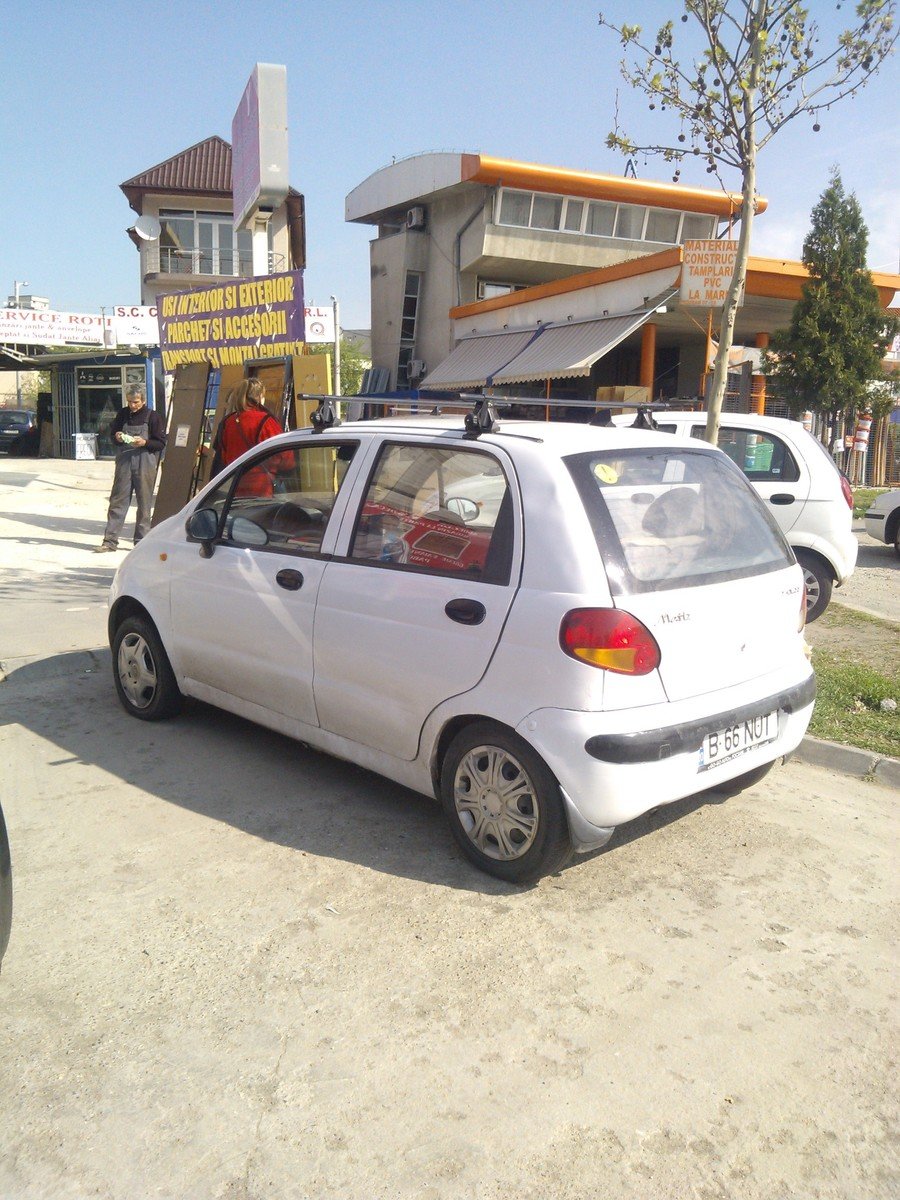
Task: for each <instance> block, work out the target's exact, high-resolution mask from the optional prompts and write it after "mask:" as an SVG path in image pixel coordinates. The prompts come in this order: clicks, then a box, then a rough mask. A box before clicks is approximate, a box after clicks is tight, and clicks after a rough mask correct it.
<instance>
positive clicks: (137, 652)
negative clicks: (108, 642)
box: [112, 617, 184, 721]
mask: <svg viewBox="0 0 900 1200" xmlns="http://www.w3.org/2000/svg"><path fill="white" fill-rule="evenodd" d="M112 651H113V677H114V679H115V683H116V691H117V692H118V694H119V700H120V701H121V702H122V707H123V708H124V709H125V711H126V712H127V713H130V714H131V716H133V717H137V718H138V719H139V720H141V721H162V720H165V718H166V717H174V716H175V714H176V713H177V712H179V710H180V709H181V706H182V704H183V702H184V697H183V696H182V694H181V692H180V691H179V689H178V684H177V683H176V682H175V675H174V673H173V671H172V667H171V665H170V664H169V658H168V655H167V654H166V652H165V650H164V649H163V644H162V642H161V641H160V637H159V634H158V633H157V632H156V628H155V626H154V625H153V622H152V621H149V620H147V619H146V618H145V617H127V618H126V619H125V620H124V621H123V622H122V624H121V625H120V626H119V628H118V629H117V630H116V635H115V637H114V638H113V647H112Z"/></svg>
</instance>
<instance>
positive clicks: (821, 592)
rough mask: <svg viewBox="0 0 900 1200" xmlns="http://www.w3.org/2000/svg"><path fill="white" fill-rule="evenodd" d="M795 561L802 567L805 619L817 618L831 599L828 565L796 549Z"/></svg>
mask: <svg viewBox="0 0 900 1200" xmlns="http://www.w3.org/2000/svg"><path fill="white" fill-rule="evenodd" d="M796 555H797V562H798V563H799V564H800V566H801V567H802V568H803V582H804V583H805V584H806V621H807V624H809V623H810V622H811V621H815V620H817V619H818V618H819V617H821V615H822V613H823V612H824V611H825V609H826V608H827V607H828V602H829V600H830V599H831V589H832V586H833V584H832V579H831V572H830V571H829V570H828V567H826V565H825V564H824V563H823V562H822V561H821V560H820V559H818V558H815V557H814V556H813V555H811V554H806V553H804V551H802V550H797V551H796Z"/></svg>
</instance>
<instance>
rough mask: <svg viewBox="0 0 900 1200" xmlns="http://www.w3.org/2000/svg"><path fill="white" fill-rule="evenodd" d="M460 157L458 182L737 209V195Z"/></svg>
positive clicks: (724, 213) (762, 206)
mask: <svg viewBox="0 0 900 1200" xmlns="http://www.w3.org/2000/svg"><path fill="white" fill-rule="evenodd" d="M461 158H462V164H461V176H460V177H461V180H462V182H463V183H467V182H468V183H484V184H492V185H495V186H499V185H502V186H504V187H515V188H526V189H528V190H529V191H533V192H553V193H556V194H559V195H563V196H585V197H587V198H588V199H591V200H610V201H621V202H623V203H627V204H646V205H649V206H650V207H651V208H672V209H677V210H679V211H687V212H698V213H709V214H710V215H711V216H717V217H729V216H731V215H732V214H733V213H734V212H736V211H737V210H738V209H739V208H740V207H741V196H740V193H739V192H722V191H712V190H710V189H707V188H696V187H682V186H680V185H679V184H675V183H654V182H653V181H651V180H646V179H630V178H626V177H625V176H624V175H594V174H592V173H591V172H589V171H569V170H565V169H563V168H560V167H542V166H539V165H537V164H536V163H520V162H513V161H512V160H511V159H508V158H489V157H488V156H487V155H484V154H463V155H462V156H461ZM768 206H769V202H768V200H766V199H765V198H764V197H762V196H760V197H758V199H757V209H756V211H757V213H761V212H765V210H766V209H767V208H768Z"/></svg>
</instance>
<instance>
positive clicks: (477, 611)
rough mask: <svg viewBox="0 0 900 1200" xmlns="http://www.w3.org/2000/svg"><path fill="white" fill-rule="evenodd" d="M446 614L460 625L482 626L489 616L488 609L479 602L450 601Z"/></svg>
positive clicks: (446, 606)
mask: <svg viewBox="0 0 900 1200" xmlns="http://www.w3.org/2000/svg"><path fill="white" fill-rule="evenodd" d="M444 612H445V613H446V614H447V616H448V617H449V618H450V620H451V621H458V622H459V624H460V625H480V624H481V622H482V621H483V620H484V618H485V617H486V616H487V609H486V608H485V607H484V605H483V604H482V603H481V601H479V600H449V601H448V602H447V604H446V605H445V607H444Z"/></svg>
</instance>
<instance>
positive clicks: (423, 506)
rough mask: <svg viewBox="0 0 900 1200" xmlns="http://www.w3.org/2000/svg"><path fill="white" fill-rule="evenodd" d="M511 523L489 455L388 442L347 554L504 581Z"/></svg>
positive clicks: (506, 496) (507, 497) (505, 488)
mask: <svg viewBox="0 0 900 1200" xmlns="http://www.w3.org/2000/svg"><path fill="white" fill-rule="evenodd" d="M512 529H513V521H512V496H511V493H510V490H509V485H508V483H507V480H506V476H505V474H504V473H503V469H502V468H501V467H500V465H499V463H498V462H497V461H496V459H494V458H492V457H491V456H490V455H488V454H484V453H482V452H480V451H475V450H469V449H465V450H457V449H455V448H454V449H449V448H446V447H439V446H421V445H416V444H411V443H406V444H388V445H386V446H385V447H384V449H383V450H382V452H381V454H380V456H379V458H378V461H377V463H376V464H375V469H374V471H373V474H372V478H371V480H370V483H369V489H368V492H367V493H366V497H365V500H364V502H363V506H362V511H361V512H360V514H359V518H358V520H357V524H356V529H355V531H354V535H353V542H352V545H351V547H350V558H351V559H355V560H357V561H362V562H368V563H377V564H379V565H385V566H392V567H399V568H401V569H406V570H409V569H415V570H420V571H428V572H432V573H435V574H441V575H445V574H453V575H467V576H470V577H473V578H476V579H480V580H481V581H482V582H484V583H502V584H506V583H508V582H509V575H510V565H511V561H512Z"/></svg>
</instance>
